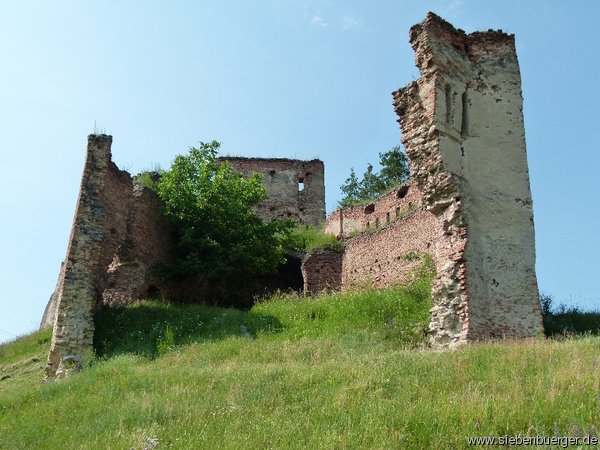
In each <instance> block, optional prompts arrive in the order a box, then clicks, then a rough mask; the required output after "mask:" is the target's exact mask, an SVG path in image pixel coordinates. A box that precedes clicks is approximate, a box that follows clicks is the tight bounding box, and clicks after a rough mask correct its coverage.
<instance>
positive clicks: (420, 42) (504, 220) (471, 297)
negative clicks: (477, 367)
mask: <svg viewBox="0 0 600 450" xmlns="http://www.w3.org/2000/svg"><path fill="white" fill-rule="evenodd" d="M410 42H411V45H412V46H413V48H414V50H415V60H416V64H417V66H418V67H419V70H420V72H421V78H419V79H418V80H417V81H415V82H413V83H411V84H409V85H408V86H407V87H406V88H403V89H400V90H399V91H397V92H395V93H394V94H393V95H394V105H395V110H396V112H397V114H398V115H399V117H400V120H399V122H400V127H401V129H402V133H403V137H402V142H403V143H404V145H405V148H406V152H407V154H408V156H409V160H410V165H411V169H412V173H413V177H414V179H415V180H416V182H417V184H418V186H419V189H420V191H421V192H422V194H423V203H424V205H425V207H426V208H427V210H428V211H430V212H431V213H432V214H433V215H434V216H435V217H436V218H437V219H438V220H439V222H440V224H441V230H442V233H443V235H444V236H445V237H446V239H447V241H448V245H449V247H448V248H449V252H448V254H447V258H446V259H445V261H440V262H439V263H438V266H437V269H438V273H437V276H436V279H435V282H434V287H433V298H434V302H435V305H436V306H435V307H434V309H433V310H432V321H431V325H430V332H431V336H432V341H433V343H434V344H435V345H438V346H456V345H460V344H461V343H463V342H465V341H467V340H476V339H488V338H496V337H515V338H519V337H527V336H534V335H535V334H536V333H538V332H539V330H541V328H542V321H541V311H540V306H539V300H538V289H537V281H536V276H535V248H534V231H533V214H532V201H531V193H530V189H529V174H528V169H527V158H526V152H525V138H524V125H523V114H522V97H521V79H520V72H519V65H518V61H517V56H516V51H515V45H514V36H512V35H507V34H505V33H502V32H501V31H491V30H490V31H489V32H477V33H472V34H469V35H467V34H466V33H465V32H463V31H462V30H457V29H455V28H454V27H452V25H450V24H449V23H447V22H445V21H444V20H442V19H441V18H439V17H438V16H436V15H435V14H432V13H429V14H428V15H427V17H426V19H425V20H424V21H423V23H421V24H418V25H415V26H414V27H413V28H412V29H411V31H410Z"/></svg>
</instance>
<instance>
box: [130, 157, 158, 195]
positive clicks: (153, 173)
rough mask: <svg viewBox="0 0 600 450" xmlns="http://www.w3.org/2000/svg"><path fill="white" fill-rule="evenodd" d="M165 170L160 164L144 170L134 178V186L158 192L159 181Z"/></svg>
mask: <svg viewBox="0 0 600 450" xmlns="http://www.w3.org/2000/svg"><path fill="white" fill-rule="evenodd" d="M163 172H164V170H163V169H162V168H161V167H160V164H154V165H153V167H151V168H150V169H145V170H142V171H141V172H140V173H138V174H136V175H134V176H133V184H138V185H140V186H144V187H147V188H149V189H152V190H153V191H156V189H157V187H158V180H160V177H161V175H162V174H163Z"/></svg>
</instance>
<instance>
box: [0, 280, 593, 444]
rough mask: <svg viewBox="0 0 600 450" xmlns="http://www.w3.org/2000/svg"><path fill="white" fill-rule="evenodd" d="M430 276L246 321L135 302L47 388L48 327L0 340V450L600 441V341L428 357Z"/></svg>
mask: <svg viewBox="0 0 600 450" xmlns="http://www.w3.org/2000/svg"><path fill="white" fill-rule="evenodd" d="M429 292H430V286H429V279H428V278H427V277H422V278H420V279H418V280H417V281H416V282H415V283H414V284H413V285H411V286H409V287H406V288H402V287H397V288H393V289H388V290H385V291H366V292H362V293H358V292H350V293H347V294H334V295H327V296H322V297H319V298H316V299H311V298H302V297H295V296H283V295H282V296H278V297H275V298H273V299H270V300H268V301H265V302H262V303H259V304H257V305H256V306H255V307H254V308H252V309H251V310H250V311H239V310H232V309H222V308H216V307H205V306H197V305H168V304H161V303H157V302H141V303H139V304H136V305H133V306H131V307H128V308H124V309H120V310H109V311H105V312H103V313H102V314H100V315H99V316H98V318H97V332H96V343H95V345H96V353H97V356H96V358H95V359H93V360H92V361H91V363H90V364H89V367H87V368H86V370H85V371H83V372H82V373H80V374H77V375H75V376H73V377H71V378H69V379H67V380H60V381H58V382H47V383H42V382H41V378H42V370H43V365H44V362H45V352H46V351H47V348H48V345H49V339H50V333H49V331H44V332H41V333H36V334H33V335H31V336H27V337H24V338H21V339H19V340H17V341H15V342H12V343H9V344H5V345H2V346H0V380H1V381H0V448H2V449H26V448H48V449H55V448H68V449H78V448H98V449H111V448H114V449H130V448H135V449H142V448H148V449H149V448H156V449H162V448H165V449H166V448H181V449H188V448H211V449H212V448H232V449H233V448H369V449H370V448H415V449H416V448H467V447H468V445H467V438H468V437H469V436H486V435H493V436H503V435H516V434H521V435H525V436H533V435H544V436H554V435H569V436H578V435H586V434H590V433H591V434H596V433H598V431H599V430H598V427H599V426H600V424H599V420H600V419H599V417H600V369H599V367H600V338H598V337H593V336H586V337H580V338H568V339H560V340H554V339H553V340H544V339H543V338H540V339H538V340H536V341H533V342H507V343H501V344H500V343H491V344H477V345H472V346H469V347H468V348H465V349H462V350H460V351H456V352H443V353H440V352H433V351H430V350H425V349H424V348H423V340H424V338H423V331H424V328H425V327H426V325H427V322H428V319H429V313H428V309H429V308H430V307H431V304H430V299H429Z"/></svg>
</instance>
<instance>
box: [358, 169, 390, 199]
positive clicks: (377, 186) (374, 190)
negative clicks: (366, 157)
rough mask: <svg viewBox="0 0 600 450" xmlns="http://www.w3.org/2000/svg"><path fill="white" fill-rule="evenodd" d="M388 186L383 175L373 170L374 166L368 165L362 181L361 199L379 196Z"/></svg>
mask: <svg viewBox="0 0 600 450" xmlns="http://www.w3.org/2000/svg"><path fill="white" fill-rule="evenodd" d="M385 188H386V185H385V183H384V181H383V180H382V179H381V177H380V176H379V175H378V174H376V173H374V172H373V166H372V165H371V164H369V165H367V170H366V171H365V173H364V174H363V178H362V180H361V181H360V197H361V200H369V199H374V198H376V197H378V196H379V195H380V194H381V193H382V192H383V191H384V190H385Z"/></svg>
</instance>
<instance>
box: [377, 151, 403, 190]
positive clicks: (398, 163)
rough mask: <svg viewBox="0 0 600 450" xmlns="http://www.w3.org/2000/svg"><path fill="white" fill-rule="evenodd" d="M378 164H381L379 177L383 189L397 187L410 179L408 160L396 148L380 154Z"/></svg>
mask: <svg viewBox="0 0 600 450" xmlns="http://www.w3.org/2000/svg"><path fill="white" fill-rule="evenodd" d="M379 163H380V164H381V171H380V172H379V177H380V178H381V181H382V182H383V184H384V185H385V188H390V187H392V186H398V185H399V184H402V183H404V182H405V181H407V180H408V179H409V177H410V170H409V168H408V158H407V156H406V154H405V153H404V152H402V151H401V150H400V147H398V146H396V147H392V148H391V149H390V150H389V151H387V152H385V153H380V154H379Z"/></svg>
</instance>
